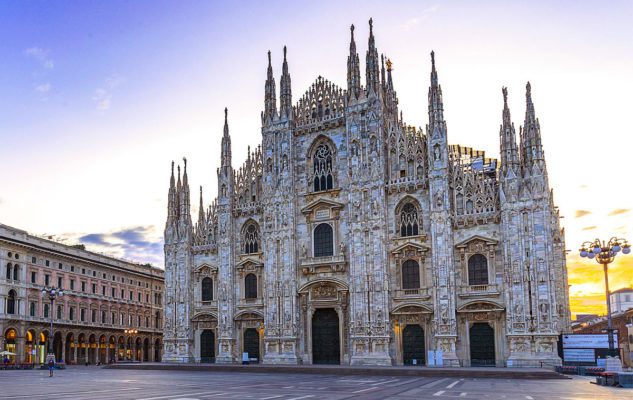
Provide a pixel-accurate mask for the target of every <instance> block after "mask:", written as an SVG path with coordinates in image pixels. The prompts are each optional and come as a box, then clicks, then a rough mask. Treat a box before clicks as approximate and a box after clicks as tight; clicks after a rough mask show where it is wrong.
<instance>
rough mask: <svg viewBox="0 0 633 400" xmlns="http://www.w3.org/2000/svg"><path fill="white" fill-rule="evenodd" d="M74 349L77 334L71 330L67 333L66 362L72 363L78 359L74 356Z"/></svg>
mask: <svg viewBox="0 0 633 400" xmlns="http://www.w3.org/2000/svg"><path fill="white" fill-rule="evenodd" d="M74 351H75V336H74V335H73V334H72V332H70V333H68V334H67V335H66V348H65V349H64V354H65V355H64V361H66V364H72V363H73V362H76V361H77V360H75V358H74Z"/></svg>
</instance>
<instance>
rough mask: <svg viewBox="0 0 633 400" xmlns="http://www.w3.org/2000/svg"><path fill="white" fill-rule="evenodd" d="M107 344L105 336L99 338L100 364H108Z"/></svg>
mask: <svg viewBox="0 0 633 400" xmlns="http://www.w3.org/2000/svg"><path fill="white" fill-rule="evenodd" d="M107 360H108V357H107V344H106V337H105V335H101V336H100V337H99V360H98V362H100V363H102V364H103V363H107V362H108V361H107Z"/></svg>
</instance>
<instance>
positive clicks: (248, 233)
mask: <svg viewBox="0 0 633 400" xmlns="http://www.w3.org/2000/svg"><path fill="white" fill-rule="evenodd" d="M242 238H243V241H244V254H253V253H257V252H258V251H259V228H258V227H257V224H256V223H255V222H253V221H251V222H249V223H248V224H247V225H246V226H245V227H244V230H243V233H242Z"/></svg>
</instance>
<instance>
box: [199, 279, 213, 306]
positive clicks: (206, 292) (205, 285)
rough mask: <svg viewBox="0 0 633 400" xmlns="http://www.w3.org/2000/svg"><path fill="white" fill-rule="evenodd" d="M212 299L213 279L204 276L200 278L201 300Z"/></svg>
mask: <svg viewBox="0 0 633 400" xmlns="http://www.w3.org/2000/svg"><path fill="white" fill-rule="evenodd" d="M211 300H213V279H211V278H209V277H206V278H204V279H203V280H202V301H211Z"/></svg>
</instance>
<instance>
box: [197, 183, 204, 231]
mask: <svg viewBox="0 0 633 400" xmlns="http://www.w3.org/2000/svg"><path fill="white" fill-rule="evenodd" d="M198 226H199V227H202V226H204V203H203V202H202V186H200V208H199V209H198Z"/></svg>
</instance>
